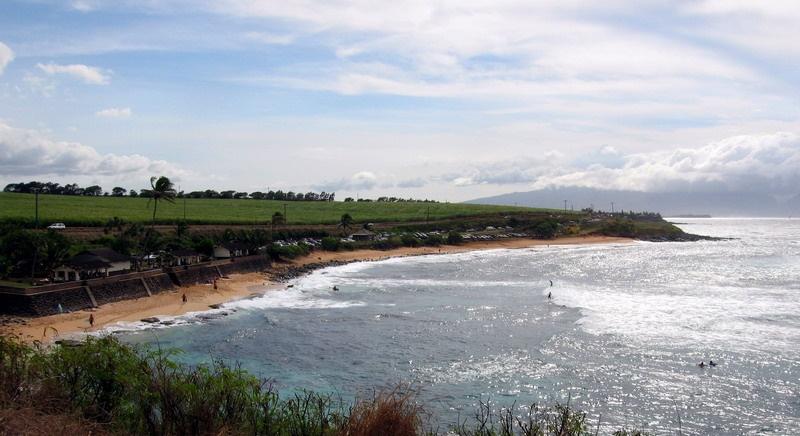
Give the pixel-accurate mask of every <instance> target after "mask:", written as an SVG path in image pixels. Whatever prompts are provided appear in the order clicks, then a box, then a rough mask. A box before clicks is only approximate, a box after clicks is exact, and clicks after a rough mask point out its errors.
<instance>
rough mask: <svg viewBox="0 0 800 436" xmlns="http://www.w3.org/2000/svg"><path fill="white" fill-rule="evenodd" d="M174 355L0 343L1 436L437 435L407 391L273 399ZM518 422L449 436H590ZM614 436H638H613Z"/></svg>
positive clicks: (586, 430)
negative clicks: (67, 435) (351, 398)
mask: <svg viewBox="0 0 800 436" xmlns="http://www.w3.org/2000/svg"><path fill="white" fill-rule="evenodd" d="M172 354H173V352H171V351H165V350H161V349H153V348H135V347H132V346H129V345H125V344H122V343H120V342H119V341H117V340H116V339H114V338H113V337H105V338H100V339H87V340H86V341H85V342H82V343H75V344H69V346H55V347H53V348H49V349H44V348H40V347H38V346H30V345H26V344H24V343H22V342H20V341H17V340H16V339H13V338H6V337H0V433H2V434H30V435H37V434H42V435H44V434H53V433H54V432H63V431H64V430H69V431H71V432H73V433H74V434H95V435H98V434H135V435H140V434H141V435H245V434H248V435H309V436H315V435H319V436H324V435H350V436H357V435H417V434H437V433H439V431H438V429H432V428H428V422H427V421H426V419H425V415H426V414H425V412H424V408H423V406H422V405H420V404H418V402H417V401H416V399H415V396H414V394H413V392H411V391H409V390H408V389H404V388H402V387H401V388H396V389H394V390H391V391H384V392H377V393H375V394H373V395H371V396H370V397H369V398H366V399H362V400H358V401H356V402H355V403H352V404H347V403H345V402H343V401H342V400H340V399H337V398H334V397H331V396H327V395H320V394H316V393H313V392H303V393H300V394H295V395H293V396H290V397H288V398H281V396H280V395H279V394H278V393H277V391H276V390H275V388H274V386H273V384H271V383H270V382H269V381H268V380H262V379H258V378H256V377H254V376H252V375H250V374H249V373H248V372H246V371H244V370H243V369H241V368H240V367H238V366H236V365H233V366H231V365H228V364H226V363H224V362H221V361H214V362H213V363H211V364H209V365H200V366H187V365H185V364H181V363H178V362H177V361H175V360H174V359H173V358H172ZM530 410H531V411H530V413H528V414H525V415H524V416H520V415H516V414H515V413H514V412H512V411H511V410H509V409H501V410H499V411H496V410H494V409H493V408H492V407H491V406H490V405H488V404H482V405H481V407H480V408H479V410H478V411H477V412H476V413H475V416H474V418H473V419H472V420H467V421H464V422H463V423H461V424H459V425H457V426H453V427H452V428H449V429H448V432H449V433H450V434H456V435H465V436H471V435H475V436H477V435H481V436H483V435H486V436H489V435H509V436H510V435H538V436H546V435H558V436H588V435H593V434H597V433H596V432H598V431H600V430H601V429H600V428H598V425H590V424H589V423H588V422H587V419H586V415H585V414H584V413H581V412H579V411H576V410H574V409H572V408H570V407H569V406H567V405H556V406H554V407H550V408H538V407H535V406H534V407H532V408H531V409H530ZM613 434H615V435H640V434H641V433H639V432H629V431H626V430H621V431H617V432H615V433H613Z"/></svg>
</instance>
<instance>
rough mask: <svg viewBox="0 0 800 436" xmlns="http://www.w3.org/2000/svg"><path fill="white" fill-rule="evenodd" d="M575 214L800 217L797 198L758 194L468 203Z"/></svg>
mask: <svg viewBox="0 0 800 436" xmlns="http://www.w3.org/2000/svg"><path fill="white" fill-rule="evenodd" d="M564 200H567V207H568V208H569V207H572V208H574V209H575V210H579V209H583V208H586V207H594V209H596V210H605V211H610V210H611V202H614V209H615V210H616V211H620V210H634V211H649V212H659V213H661V215H663V216H677V215H711V216H788V215H794V216H798V215H800V195H797V196H795V197H792V198H790V199H789V200H787V201H784V202H781V201H778V200H776V199H775V198H773V197H772V196H771V195H767V194H760V193H748V192H741V193H730V192H725V193H707V192H638V191H615V190H601V189H592V188H572V187H565V188H552V189H542V190H538V191H529V192H514V193H510V194H502V195H497V196H494V197H485V198H478V199H475V200H470V201H467V203H476V204H500V205H519V206H531V207H548V208H556V209H561V208H563V207H564Z"/></svg>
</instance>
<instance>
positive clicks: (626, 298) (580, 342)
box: [123, 219, 800, 434]
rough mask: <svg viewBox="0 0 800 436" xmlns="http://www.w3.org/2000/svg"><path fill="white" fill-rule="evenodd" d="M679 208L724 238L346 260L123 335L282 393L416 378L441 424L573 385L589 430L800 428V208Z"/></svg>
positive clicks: (567, 394)
mask: <svg viewBox="0 0 800 436" xmlns="http://www.w3.org/2000/svg"><path fill="white" fill-rule="evenodd" d="M676 221H680V224H679V226H680V227H681V228H682V229H684V230H685V231H687V232H690V233H697V234H703V235H710V236H717V237H725V238H733V239H726V240H716V241H700V242H680V243H677V242H676V243H647V242H634V243H626V244H607V245H584V246H558V245H551V246H549V247H547V246H539V247H535V248H530V249H519V250H488V251H479V252H470V253H461V254H449V255H431V256H421V257H408V258H399V259H390V260H386V261H380V262H364V263H355V264H349V265H345V266H341V267H333V268H326V269H323V270H318V271H315V272H313V273H312V274H310V275H308V276H305V277H302V278H299V279H296V280H295V281H293V282H292V283H293V285H294V286H293V287H292V288H286V289H283V290H278V291H274V292H269V293H267V294H266V295H264V296H263V297H260V298H254V299H250V300H243V301H239V302H234V303H229V304H227V305H225V307H224V309H222V310H223V311H228V312H230V311H232V310H234V309H235V310H236V311H235V313H233V314H231V315H229V316H226V317H219V318H215V317H213V316H206V317H205V318H206V319H205V320H203V319H202V318H198V317H197V316H189V317H184V318H181V319H179V320H178V321H179V323H178V324H182V325H177V326H173V327H170V328H164V329H149V330H144V331H132V332H128V333H125V334H124V335H123V337H124V339H125V340H126V341H130V342H135V343H155V342H158V343H159V344H160V345H161V346H162V347H177V348H180V349H182V350H183V351H184V353H183V354H182V355H181V358H182V359H185V360H186V361H188V362H190V363H198V362H204V361H209V360H210V359H212V358H217V359H220V358H221V359H226V360H229V361H238V362H240V363H241V364H242V365H243V366H244V367H245V368H247V369H249V370H251V371H252V372H253V373H255V374H257V375H259V376H262V377H266V378H271V379H272V380H273V381H274V383H275V384H276V385H277V386H278V387H279V388H280V389H281V390H282V391H284V392H286V393H290V392H292V391H293V390H296V389H311V390H315V391H321V392H328V393H333V394H335V395H340V396H342V397H343V398H345V399H352V398H354V397H356V396H359V395H367V393H368V392H370V390H371V389H373V388H376V387H377V388H380V387H391V386H393V385H395V384H397V383H399V382H404V383H411V384H412V386H413V387H415V388H416V389H418V391H419V397H420V400H421V401H422V402H423V403H424V404H425V405H426V408H427V410H428V411H429V412H431V414H432V415H433V416H434V418H432V419H433V422H434V424H435V425H438V426H439V428H440V429H441V428H446V427H447V426H448V425H450V424H454V423H457V422H459V421H463V420H464V419H468V418H470V417H471V416H472V415H473V413H474V412H475V410H476V408H477V405H478V404H479V403H480V402H486V401H489V402H490V403H491V404H493V405H494V406H493V407H496V408H499V407H511V406H512V405H513V406H514V407H517V408H518V409H519V410H518V413H521V411H523V410H524V409H523V408H522V407H521V406H524V405H530V404H532V403H539V404H544V405H548V404H554V403H556V402H561V403H566V402H569V404H570V405H572V406H575V407H577V408H580V409H582V410H584V411H586V412H587V414H588V417H589V419H590V421H591V422H592V423H593V424H594V423H597V422H598V421H599V422H601V433H604V432H609V431H611V430H612V429H616V428H619V427H621V426H627V427H629V428H630V427H639V428H644V429H646V430H648V431H651V432H653V433H655V434H675V433H677V432H678V430H679V429H680V430H682V431H683V433H684V434H743V433H748V434H800V220H787V219H680V220H676ZM551 280H552V282H553V285H552V286H551V285H550V281H551ZM333 286H337V287H338V289H339V291H334V290H333V289H332V288H333ZM548 293H552V299H551V300H548V298H547V295H548ZM212 314H213V312H212ZM126 328H127V329H129V330H136V328H137V326H127V327H126ZM709 360H714V362H716V363H718V365H717V366H716V367H705V368H700V367H698V366H697V364H698V363H700V362H701V361H704V362H706V363H708V361H709Z"/></svg>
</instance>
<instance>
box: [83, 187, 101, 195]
mask: <svg viewBox="0 0 800 436" xmlns="http://www.w3.org/2000/svg"><path fill="white" fill-rule="evenodd" d="M102 194H103V188H101V187H99V186H97V185H92V186H89V187H87V188H85V189H84V190H83V195H90V196H93V197H97V196H100V195H102Z"/></svg>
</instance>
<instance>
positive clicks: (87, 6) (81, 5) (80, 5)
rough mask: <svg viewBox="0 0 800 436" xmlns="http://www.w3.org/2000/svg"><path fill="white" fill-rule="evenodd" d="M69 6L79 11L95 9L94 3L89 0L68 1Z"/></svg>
mask: <svg viewBox="0 0 800 436" xmlns="http://www.w3.org/2000/svg"><path fill="white" fill-rule="evenodd" d="M70 6H71V7H72V9H75V10H76V11H81V12H90V11H93V10H94V9H95V5H94V4H93V3H92V2H91V1H86V0H74V1H73V2H72V3H70Z"/></svg>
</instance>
